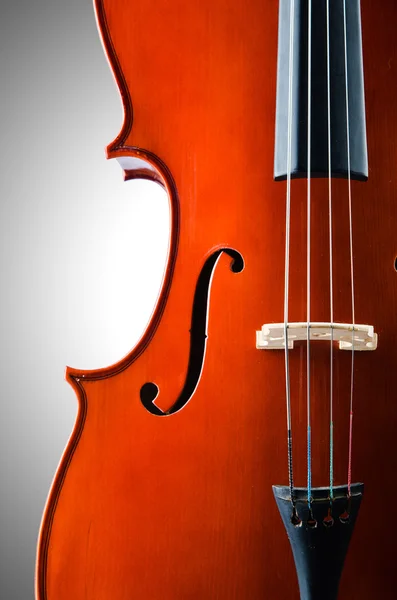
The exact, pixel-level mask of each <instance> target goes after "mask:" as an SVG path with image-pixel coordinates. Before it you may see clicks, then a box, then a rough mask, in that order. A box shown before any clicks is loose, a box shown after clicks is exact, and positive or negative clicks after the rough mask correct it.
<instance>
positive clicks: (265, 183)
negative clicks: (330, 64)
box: [36, 0, 397, 600]
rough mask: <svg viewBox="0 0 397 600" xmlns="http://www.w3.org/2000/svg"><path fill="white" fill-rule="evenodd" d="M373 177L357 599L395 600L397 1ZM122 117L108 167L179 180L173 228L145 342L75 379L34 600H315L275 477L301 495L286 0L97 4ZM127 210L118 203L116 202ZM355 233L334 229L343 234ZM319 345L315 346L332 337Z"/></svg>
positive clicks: (173, 183) (363, 300)
mask: <svg viewBox="0 0 397 600" xmlns="http://www.w3.org/2000/svg"><path fill="white" fill-rule="evenodd" d="M361 8H362V31H363V47H364V70H365V92H366V111H367V136H368V157H369V179H368V182H366V183H362V182H356V181H354V182H352V191H353V198H354V204H353V218H354V256H355V294H356V313H357V322H368V323H373V324H375V326H376V330H377V332H378V334H379V346H378V348H377V350H376V351H374V352H364V353H360V355H358V353H357V358H356V361H355V424H354V455H353V470H354V475H353V477H354V480H355V481H364V482H365V486H366V489H365V497H364V499H363V502H362V507H361V511H360V515H359V519H358V522H357V525H356V529H355V532H354V536H353V539H352V542H351V546H350V550H349V554H348V557H347V560H346V566H345V570H344V573H343V576H342V580H341V584H340V596H339V597H340V598H341V599H347V598H352V599H359V598H360V599H368V600H371V599H374V598H382V599H383V600H392V599H393V598H395V597H396V593H397V592H396V587H397V578H396V571H395V568H394V560H395V559H394V552H393V542H394V536H395V533H396V526H395V521H394V515H393V504H392V502H391V500H392V499H394V498H395V497H396V495H397V484H396V480H395V473H396V472H397V453H396V452H395V450H394V449H393V448H392V444H393V439H394V437H395V435H396V431H397V409H396V406H395V398H396V389H397V368H396V362H397V346H396V331H397V272H396V270H395V266H394V262H395V259H396V254H397V233H396V224H397V176H396V166H397V142H396V140H397V112H396V109H395V102H396V98H397V72H396V69H397V43H396V35H395V24H396V22H397V4H396V3H395V2H394V0H383V2H381V3H379V2H375V1H374V0H362V3H361ZM96 13H97V18H98V23H99V28H100V31H101V34H102V38H103V43H104V46H105V49H106V53H107V56H108V58H109V61H110V63H111V66H112V69H113V72H114V75H115V77H116V80H117V83H118V86H119V88H120V92H121V96H122V99H123V104H124V110H125V120H124V124H123V126H122V130H121V132H120V134H119V135H118V137H117V138H116V140H115V141H114V142H113V143H112V144H110V146H109V147H108V157H109V158H117V159H118V160H119V161H120V163H121V166H122V167H123V169H124V172H125V178H126V179H127V180H128V179H133V178H137V177H145V178H148V179H152V180H153V181H157V182H158V183H159V184H161V185H162V186H164V187H165V189H166V190H167V192H168V196H169V205H170V213H171V233H170V246H169V256H168V262H167V268H166V272H165V276H164V281H163V284H162V288H161V292H160V295H159V298H158V301H157V304H156V307H155V311H154V313H153V316H152V318H151V321H150V323H149V325H148V327H147V329H146V332H145V334H144V335H143V337H142V339H141V340H140V342H139V343H138V345H137V346H136V347H135V348H134V349H133V350H132V352H131V353H130V354H129V355H128V356H127V357H126V358H124V359H123V360H121V361H120V362H119V363H118V364H116V365H113V366H111V367H109V368H107V369H101V370H98V371H79V370H77V369H70V368H68V370H67V380H68V381H69V382H70V383H71V385H72V386H73V388H74V389H75V391H76V394H77V397H78V401H79V412H78V417H77V422H76V425H75V429H74V431H73V434H72V436H71V439H70V441H69V444H68V446H67V448H66V450H65V453H64V456H63V458H62V461H61V464H60V466H59V469H58V472H57V474H56V477H55V481H54V484H53V487H52V490H51V493H50V496H49V500H48V503H47V507H46V511H45V515H44V520H43V524H42V529H41V534H40V540H39V550H38V565H37V582H36V594H37V596H36V597H37V600H133V599H134V600H135V599H136V600H187V599H192V600H193V599H194V600H204V599H205V600H215V599H217V600H232V599H234V600H248V599H249V600H263V599H264V598H269V599H284V598H298V597H299V594H298V588H297V580H296V576H295V572H294V571H295V570H294V564H293V559H292V555H291V551H290V547H289V544H288V539H287V536H286V535H285V532H284V530H283V527H282V524H281V520H280V516H279V514H278V511H277V506H276V503H275V502H274V498H273V493H272V485H273V484H286V483H287V477H288V474H287V456H286V429H285V383H284V368H285V366H284V359H283V353H280V352H277V351H274V352H273V351H268V352H266V351H259V350H257V349H256V347H255V332H256V330H258V329H259V328H260V327H261V326H262V324H263V323H270V322H282V320H283V290H284V287H283V286H284V244H285V225H284V222H285V183H283V182H275V181H274V179H273V161H274V135H275V134H274V123H275V100H276V73H277V31H278V2H277V1H276V0H233V1H230V0H189V1H186V0H173V1H172V2H171V1H170V0H156V1H155V2H153V1H152V0H134V1H132V0H131V1H130V2H125V1H123V0H96ZM327 189H328V184H327V182H326V181H323V180H316V181H315V182H313V205H312V317H313V319H314V320H316V321H323V320H325V321H326V320H329V308H330V301H329V271H328V245H327V235H328V220H327V204H326V201H325V198H326V193H327ZM292 190H293V191H292V193H293V196H292V198H293V199H292V205H291V259H290V273H291V276H290V318H291V320H296V321H303V320H304V319H305V307H306V287H305V281H306V272H305V267H306V259H305V256H306V225H305V223H306V221H305V219H306V208H305V203H304V200H305V193H306V184H305V182H304V181H294V182H293V186H292ZM333 198H334V224H335V228H334V247H335V255H334V280H335V282H336V283H335V295H334V311H335V315H336V316H337V320H339V321H341V322H347V323H348V322H350V321H351V305H350V304H349V294H350V266H349V246H348V244H349V222H348V208H347V201H346V181H345V180H344V179H341V180H336V179H335V180H333ZM116 210H117V207H116ZM336 224H337V225H336ZM313 346H314V344H313ZM305 357H306V349H305V346H304V345H297V347H296V348H295V349H294V350H293V351H291V352H290V369H291V390H292V392H291V394H292V402H293V404H292V414H293V427H294V447H295V449H296V451H297V457H298V458H297V459H296V460H295V479H296V484H297V485H305V477H306V474H305V473H306V462H305V460H306V459H305V444H306V441H305V427H304V425H305V407H306V378H305V373H306V371H305ZM350 360H351V359H350V355H349V353H344V352H339V351H338V352H335V363H334V373H335V382H334V386H335V419H334V421H335V467H334V468H335V479H336V483H339V484H345V483H346V470H347V451H348V448H347V446H348V430H349V409H348V406H349V390H350ZM311 364H312V370H311V388H312V396H313V415H312V419H313V432H315V433H313V439H312V451H313V481H314V483H315V485H327V477H328V468H329V467H328V463H329V456H328V454H327V442H328V421H327V415H328V413H327V411H328V408H327V399H328V396H329V390H328V385H329V384H328V382H329V348H328V345H323V344H321V343H319V344H318V345H316V346H315V347H313V350H312V357H311Z"/></svg>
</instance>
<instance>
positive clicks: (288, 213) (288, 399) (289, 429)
mask: <svg viewBox="0 0 397 600" xmlns="http://www.w3.org/2000/svg"><path fill="white" fill-rule="evenodd" d="M294 19H295V0H291V3H290V39H289V83H288V143H287V195H286V217H285V221H286V222H285V272H284V275H285V280H284V343H285V387H286V402H287V434H288V479H289V488H290V496H291V502H292V505H293V507H294V508H295V493H294V477H293V460H292V420H291V384H290V369H289V348H288V304H289V255H290V229H291V228H290V224H291V163H292V156H291V154H292V94H293V62H294Z"/></svg>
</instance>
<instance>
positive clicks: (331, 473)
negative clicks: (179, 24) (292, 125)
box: [327, 0, 334, 502]
mask: <svg viewBox="0 0 397 600" xmlns="http://www.w3.org/2000/svg"><path fill="white" fill-rule="evenodd" d="M329 20H330V14H329V0H327V111H328V219H329V296H330V297H329V303H330V326H331V344H330V369H329V371H330V386H329V387H330V390H329V397H330V400H329V402H330V408H329V415H330V419H329V497H330V500H331V502H332V500H333V498H334V360H333V359H334V290H333V246H332V156H331V65H330V63H331V58H330V22H329Z"/></svg>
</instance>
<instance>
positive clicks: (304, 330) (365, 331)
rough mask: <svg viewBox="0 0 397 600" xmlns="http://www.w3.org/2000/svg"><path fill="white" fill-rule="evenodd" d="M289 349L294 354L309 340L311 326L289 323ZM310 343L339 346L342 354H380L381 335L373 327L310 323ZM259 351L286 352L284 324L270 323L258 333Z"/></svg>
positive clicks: (304, 323)
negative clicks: (296, 347)
mask: <svg viewBox="0 0 397 600" xmlns="http://www.w3.org/2000/svg"><path fill="white" fill-rule="evenodd" d="M287 329H288V333H287V337H288V348H289V349H290V350H292V349H293V348H294V343H295V342H298V341H302V340H307V337H308V324H307V322H304V321H301V322H297V323H288V325H287ZM309 330H310V341H311V342H312V341H317V340H322V341H328V342H329V341H330V340H331V338H332V339H333V340H334V341H335V342H339V349H340V350H351V349H352V348H353V343H354V350H355V351H356V350H359V351H362V350H376V348H377V346H378V335H377V334H376V333H375V330H374V327H373V325H357V324H355V325H352V324H351V323H324V322H310V324H309ZM256 347H257V348H258V350H283V349H285V325H284V323H266V324H265V325H263V326H262V328H261V330H260V331H257V332H256Z"/></svg>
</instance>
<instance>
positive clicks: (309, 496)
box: [306, 0, 312, 508]
mask: <svg viewBox="0 0 397 600" xmlns="http://www.w3.org/2000/svg"><path fill="white" fill-rule="evenodd" d="M311 66H312V0H309V2H308V51H307V290H306V292H307V363H306V367H307V368H306V370H307V501H308V505H309V508H311V502H312V451H311V386H310V316H311V315H310V309H311V302H310V290H311V261H310V259H311V256H310V252H311V236H310V233H311V231H310V228H311V227H310V226H311V128H312V123H311V117H312V111H311V107H312V98H311V95H312V74H311Z"/></svg>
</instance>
